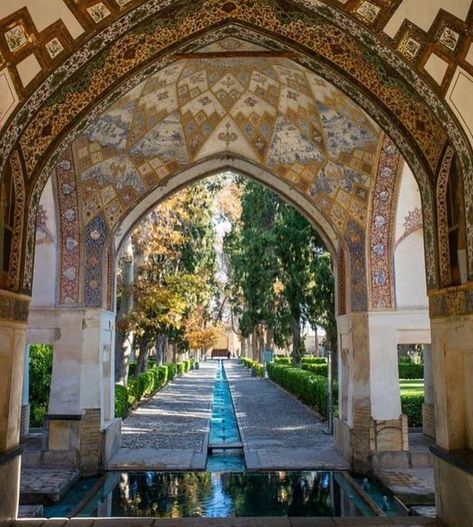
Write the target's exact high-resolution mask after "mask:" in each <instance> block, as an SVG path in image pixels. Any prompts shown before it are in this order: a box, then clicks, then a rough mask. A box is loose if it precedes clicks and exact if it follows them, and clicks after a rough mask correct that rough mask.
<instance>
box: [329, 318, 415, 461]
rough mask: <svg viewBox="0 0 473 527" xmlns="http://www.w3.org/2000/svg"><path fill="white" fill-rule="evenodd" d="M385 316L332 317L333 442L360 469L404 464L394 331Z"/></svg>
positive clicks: (405, 446)
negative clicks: (335, 335)
mask: <svg viewBox="0 0 473 527" xmlns="http://www.w3.org/2000/svg"><path fill="white" fill-rule="evenodd" d="M389 320H390V319H389V316H388V314H386V313H351V314H349V315H343V316H339V317H337V327H338V332H339V407H340V419H338V420H336V423H335V442H336V446H337V448H338V449H339V450H340V451H341V452H342V453H343V454H344V455H345V457H347V459H349V460H350V461H351V463H352V464H353V466H354V467H355V468H357V469H360V470H366V469H369V468H372V467H380V466H386V467H387V466H397V465H399V464H405V459H404V458H405V457H406V453H405V452H406V451H407V450H408V436H407V419H406V417H405V416H403V415H402V414H401V401H400V389H399V378H398V367H397V344H396V332H395V327H392V322H390V321H389ZM400 458H402V459H400Z"/></svg>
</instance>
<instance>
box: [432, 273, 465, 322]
mask: <svg viewBox="0 0 473 527" xmlns="http://www.w3.org/2000/svg"><path fill="white" fill-rule="evenodd" d="M428 296H429V311H430V317H431V318H446V317H453V316H464V315H471V314H473V282H467V283H466V284H462V285H459V286H455V287H446V288H443V289H431V290H430V291H428Z"/></svg>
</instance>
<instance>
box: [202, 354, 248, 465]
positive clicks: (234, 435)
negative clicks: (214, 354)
mask: <svg viewBox="0 0 473 527" xmlns="http://www.w3.org/2000/svg"><path fill="white" fill-rule="evenodd" d="M242 447H243V445H242V443H241V437H240V432H239V430H238V424H237V420H236V416H235V408H234V406H233V400H232V394H231V391H230V386H229V384H228V380H227V374H226V372H225V366H224V363H223V361H222V360H219V362H218V367H217V373H216V378H215V383H214V393H213V403H212V417H211V425H210V437H209V446H208V452H209V456H208V458H207V470H208V471H209V472H228V471H243V470H245V460H244V457H243V448H242Z"/></svg>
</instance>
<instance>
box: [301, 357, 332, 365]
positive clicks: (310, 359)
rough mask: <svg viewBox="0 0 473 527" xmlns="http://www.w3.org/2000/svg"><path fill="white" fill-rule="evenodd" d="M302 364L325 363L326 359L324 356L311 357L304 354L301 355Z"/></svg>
mask: <svg viewBox="0 0 473 527" xmlns="http://www.w3.org/2000/svg"><path fill="white" fill-rule="evenodd" d="M301 362H302V364H327V359H326V358H325V357H312V356H305V357H302V360H301Z"/></svg>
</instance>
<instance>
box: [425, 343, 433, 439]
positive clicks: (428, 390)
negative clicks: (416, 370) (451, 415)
mask: <svg viewBox="0 0 473 527" xmlns="http://www.w3.org/2000/svg"><path fill="white" fill-rule="evenodd" d="M422 351H423V354H424V404H423V405H422V431H423V432H424V434H425V435H426V436H428V437H432V438H433V439H435V411H434V378H433V373H432V345H431V344H424V345H423V346H422Z"/></svg>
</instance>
